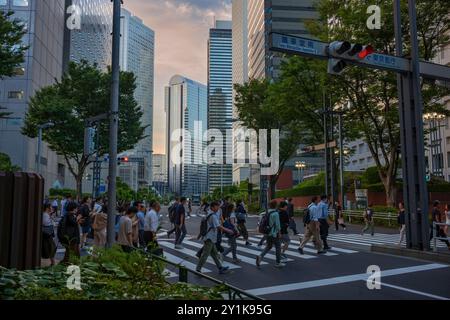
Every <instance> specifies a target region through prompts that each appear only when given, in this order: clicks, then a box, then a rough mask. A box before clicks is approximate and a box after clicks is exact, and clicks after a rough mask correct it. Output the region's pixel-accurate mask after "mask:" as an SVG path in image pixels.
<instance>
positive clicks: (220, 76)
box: [208, 21, 233, 192]
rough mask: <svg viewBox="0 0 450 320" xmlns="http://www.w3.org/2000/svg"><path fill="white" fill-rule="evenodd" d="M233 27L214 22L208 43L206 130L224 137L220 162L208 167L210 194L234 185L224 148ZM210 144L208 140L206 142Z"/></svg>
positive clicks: (229, 109) (228, 139) (230, 109)
mask: <svg viewBox="0 0 450 320" xmlns="http://www.w3.org/2000/svg"><path fill="white" fill-rule="evenodd" d="M232 47H233V45H232V23H231V21H216V25H215V28H214V29H211V30H210V32H209V42H208V129H218V130H220V131H221V132H222V135H223V137H224V143H223V145H224V150H223V162H222V163H221V164H212V165H209V166H208V183H209V191H210V192H212V191H213V190H214V189H216V188H220V187H221V186H230V185H232V184H233V165H232V164H225V163H226V159H227V158H233V155H232V154H231V153H232V151H228V148H227V147H226V146H230V145H232V143H233V137H232V136H231V135H229V134H228V135H227V130H228V131H229V130H231V129H232V127H233V123H232V120H233V103H232V102H233V63H232ZM208 140H210V139H208Z"/></svg>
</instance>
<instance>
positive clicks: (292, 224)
mask: <svg viewBox="0 0 450 320" xmlns="http://www.w3.org/2000/svg"><path fill="white" fill-rule="evenodd" d="M289 229H291V230H292V232H294V236H295V235H297V234H298V232H297V224H296V223H295V220H294V218H290V219H289Z"/></svg>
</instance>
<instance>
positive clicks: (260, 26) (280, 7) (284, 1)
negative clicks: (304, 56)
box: [248, 0, 319, 80]
mask: <svg viewBox="0 0 450 320" xmlns="http://www.w3.org/2000/svg"><path fill="white" fill-rule="evenodd" d="M315 3H317V0H252V1H249V2H248V45H249V47H248V60H249V67H248V70H249V77H250V78H254V79H263V78H266V79H269V80H272V79H277V78H278V77H279V74H280V70H279V69H280V65H281V61H282V58H281V55H280V54H279V53H273V52H270V51H269V35H270V33H271V32H276V33H283V34H289V35H294V36H300V37H306V38H309V37H311V36H310V34H309V32H308V30H307V27H306V22H307V21H308V20H315V19H318V18H319V16H318V13H317V11H316V10H315V8H314V5H315Z"/></svg>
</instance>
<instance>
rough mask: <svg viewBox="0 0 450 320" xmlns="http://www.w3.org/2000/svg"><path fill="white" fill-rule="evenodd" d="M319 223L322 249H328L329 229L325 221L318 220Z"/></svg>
mask: <svg viewBox="0 0 450 320" xmlns="http://www.w3.org/2000/svg"><path fill="white" fill-rule="evenodd" d="M319 223H320V239H322V242H323V246H324V248H325V249H326V248H328V242H327V238H328V230H329V229H330V226H329V224H328V221H327V219H319Z"/></svg>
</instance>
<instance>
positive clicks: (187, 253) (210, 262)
mask: <svg viewBox="0 0 450 320" xmlns="http://www.w3.org/2000/svg"><path fill="white" fill-rule="evenodd" d="M185 243H189V241H186V242H185ZM160 245H161V246H163V247H166V248H170V249H173V244H172V243H167V242H161V243H160ZM174 250H175V251H178V252H181V253H184V254H186V255H188V256H190V257H192V258H195V259H197V260H198V258H197V256H196V255H195V254H196V253H197V252H195V251H193V250H190V249H187V248H184V249H174ZM206 262H207V263H209V264H212V265H216V264H215V262H214V260H213V258H211V257H209V258H208V260H207V261H206ZM223 266H224V267H228V268H229V269H230V270H232V269H241V267H240V266H237V265H235V264H232V263H228V262H226V261H224V262H223Z"/></svg>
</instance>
